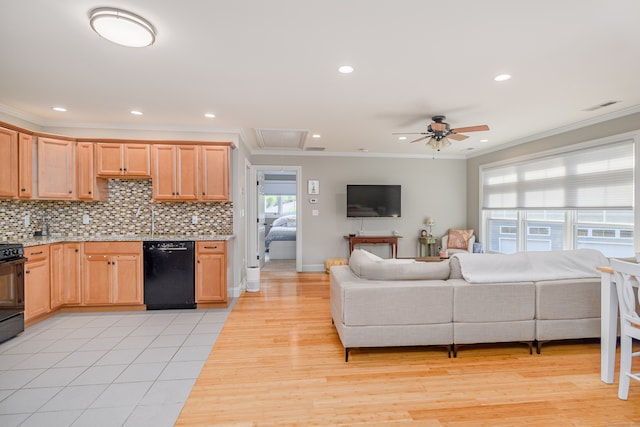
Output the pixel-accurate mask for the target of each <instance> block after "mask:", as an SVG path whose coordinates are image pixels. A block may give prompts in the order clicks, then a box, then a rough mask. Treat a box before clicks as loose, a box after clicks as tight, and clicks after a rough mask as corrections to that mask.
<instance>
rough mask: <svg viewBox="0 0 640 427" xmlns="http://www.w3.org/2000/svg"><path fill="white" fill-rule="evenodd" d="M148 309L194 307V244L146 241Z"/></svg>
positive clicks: (146, 296)
mask: <svg viewBox="0 0 640 427" xmlns="http://www.w3.org/2000/svg"><path fill="white" fill-rule="evenodd" d="M142 248H143V255H144V303H145V304H146V306H147V310H165V309H171V308H195V307H196V300H195V244H194V242H180V241H175V242H174V241H169V242H167V241H147V242H143V244H142Z"/></svg>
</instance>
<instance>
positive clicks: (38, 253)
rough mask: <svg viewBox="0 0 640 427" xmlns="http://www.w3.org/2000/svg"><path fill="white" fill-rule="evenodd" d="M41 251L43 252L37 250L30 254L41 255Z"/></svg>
mask: <svg viewBox="0 0 640 427" xmlns="http://www.w3.org/2000/svg"><path fill="white" fill-rule="evenodd" d="M43 253H44V252H42V251H38V252H34V253H32V254H31V255H42V254H43Z"/></svg>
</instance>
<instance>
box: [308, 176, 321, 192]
mask: <svg viewBox="0 0 640 427" xmlns="http://www.w3.org/2000/svg"><path fill="white" fill-rule="evenodd" d="M307 193H308V194H320V181H319V180H317V179H310V180H309V181H307Z"/></svg>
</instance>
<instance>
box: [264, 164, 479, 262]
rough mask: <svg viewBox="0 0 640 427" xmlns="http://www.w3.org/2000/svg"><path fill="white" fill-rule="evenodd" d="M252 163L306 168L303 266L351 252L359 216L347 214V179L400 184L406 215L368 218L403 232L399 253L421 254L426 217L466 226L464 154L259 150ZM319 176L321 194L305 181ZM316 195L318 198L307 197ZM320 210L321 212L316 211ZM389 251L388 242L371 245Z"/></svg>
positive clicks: (368, 224)
mask: <svg viewBox="0 0 640 427" xmlns="http://www.w3.org/2000/svg"><path fill="white" fill-rule="evenodd" d="M251 161H252V163H253V164H254V165H284V166H300V167H301V169H302V176H301V180H302V189H303V194H302V201H301V202H302V203H301V206H302V208H301V212H299V213H298V214H299V215H300V216H301V217H302V229H301V234H302V268H303V271H321V270H323V269H324V260H325V259H326V258H331V257H347V255H348V245H347V241H346V240H345V239H344V236H345V235H347V234H349V233H355V232H357V231H358V230H360V224H361V221H360V220H359V219H347V217H346V186H347V184H400V185H401V186H402V217H401V218H398V219H391V218H389V219H365V220H364V226H363V229H364V231H365V232H368V233H374V232H376V231H378V232H380V233H383V234H388V233H391V232H392V231H393V230H396V231H398V232H399V233H400V235H402V236H403V238H402V239H400V243H399V247H398V256H400V257H410V256H417V255H418V235H419V233H420V230H421V229H426V228H427V227H426V226H425V225H424V221H425V219H426V217H428V216H430V217H433V218H435V220H436V225H435V226H434V227H433V233H434V235H436V236H441V235H442V234H444V233H445V232H446V231H447V230H448V229H449V228H450V227H456V228H462V227H466V225H467V224H466V219H467V212H466V210H467V206H466V203H467V201H466V200H467V194H466V160H441V159H435V160H431V159H407V158H381V157H331V156H269V155H255V156H253V157H252V159H251ZM309 179H317V180H319V181H320V194H318V195H317V196H310V195H308V194H306V189H307V181H308V180H309ZM311 197H315V198H317V199H318V203H317V204H311V203H309V199H310V198H311ZM312 210H318V216H313V215H312ZM369 249H370V250H371V251H372V252H376V253H378V254H380V255H381V256H384V257H388V256H389V249H388V247H384V246H379V247H370V248H369Z"/></svg>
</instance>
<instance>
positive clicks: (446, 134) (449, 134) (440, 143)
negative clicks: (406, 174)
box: [393, 116, 489, 151]
mask: <svg viewBox="0 0 640 427" xmlns="http://www.w3.org/2000/svg"><path fill="white" fill-rule="evenodd" d="M431 119H432V120H433V123H431V124H430V125H429V126H428V127H427V131H426V132H412V133H406V132H401V133H394V134H393V135H422V136H421V137H419V138H417V139H414V140H413V141H411V143H414V142H418V141H423V140H425V139H426V140H427V142H426V145H429V146H431V147H432V148H433V149H434V150H437V151H440V149H442V148H445V147H448V146H449V145H451V141H450V139H453V140H455V141H464V140H465V139H467V138H469V137H468V136H467V135H461V134H460V133H461V132H479V131H485V130H489V126H487V125H478V126H467V127H462V128H455V129H451V127H450V126H449V123H446V122H445V121H444V120H445V119H446V117H445V116H433V117H432V118H431Z"/></svg>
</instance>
